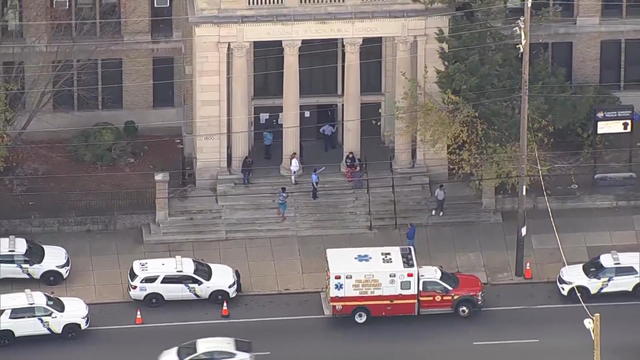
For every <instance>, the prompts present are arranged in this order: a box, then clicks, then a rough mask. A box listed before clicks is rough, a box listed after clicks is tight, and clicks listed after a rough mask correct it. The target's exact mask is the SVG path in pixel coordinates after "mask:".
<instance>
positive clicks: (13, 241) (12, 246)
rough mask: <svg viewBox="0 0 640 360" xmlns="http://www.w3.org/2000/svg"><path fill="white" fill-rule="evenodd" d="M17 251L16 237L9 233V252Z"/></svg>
mask: <svg viewBox="0 0 640 360" xmlns="http://www.w3.org/2000/svg"><path fill="white" fill-rule="evenodd" d="M14 251H16V237H15V235H9V252H14Z"/></svg>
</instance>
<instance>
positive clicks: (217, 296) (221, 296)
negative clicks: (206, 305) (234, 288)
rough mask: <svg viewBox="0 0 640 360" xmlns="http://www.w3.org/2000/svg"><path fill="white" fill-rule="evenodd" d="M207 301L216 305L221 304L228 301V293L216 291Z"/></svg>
mask: <svg viewBox="0 0 640 360" xmlns="http://www.w3.org/2000/svg"><path fill="white" fill-rule="evenodd" d="M209 300H211V301H213V302H214V303H216V304H222V303H223V302H225V301H229V293H228V292H226V291H224V290H216V291H214V292H212V293H211V294H210V295H209Z"/></svg>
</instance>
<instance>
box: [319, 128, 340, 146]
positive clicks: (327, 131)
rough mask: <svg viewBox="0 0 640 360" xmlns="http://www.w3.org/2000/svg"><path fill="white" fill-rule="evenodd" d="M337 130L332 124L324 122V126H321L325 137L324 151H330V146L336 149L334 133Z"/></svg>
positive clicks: (321, 131)
mask: <svg viewBox="0 0 640 360" xmlns="http://www.w3.org/2000/svg"><path fill="white" fill-rule="evenodd" d="M334 132H336V129H334V128H333V126H331V124H324V126H323V127H321V128H320V133H321V134H322V137H323V139H324V152H327V151H329V146H331V148H333V149H335V146H334V144H333V141H332V140H333V133H334Z"/></svg>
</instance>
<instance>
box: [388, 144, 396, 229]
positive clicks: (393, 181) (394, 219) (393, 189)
mask: <svg viewBox="0 0 640 360" xmlns="http://www.w3.org/2000/svg"><path fill="white" fill-rule="evenodd" d="M389 170H391V194H393V227H394V229H397V228H398V206H397V204H396V181H395V174H394V172H393V155H391V156H390V157H389Z"/></svg>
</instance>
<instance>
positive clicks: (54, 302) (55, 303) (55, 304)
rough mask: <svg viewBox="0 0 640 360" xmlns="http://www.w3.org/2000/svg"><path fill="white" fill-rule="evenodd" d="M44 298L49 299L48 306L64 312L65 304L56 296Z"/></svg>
mask: <svg viewBox="0 0 640 360" xmlns="http://www.w3.org/2000/svg"><path fill="white" fill-rule="evenodd" d="M44 297H45V298H46V299H47V306H48V307H50V308H52V309H53V310H55V311H57V312H59V313H62V312H64V302H62V300H60V298H57V297H55V296H51V295H47V294H45V295H44Z"/></svg>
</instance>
